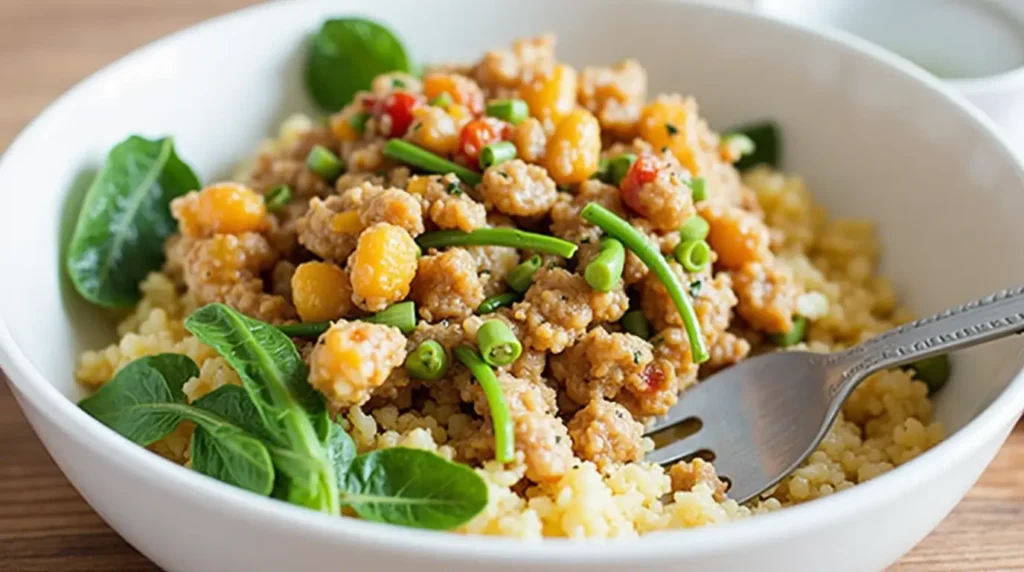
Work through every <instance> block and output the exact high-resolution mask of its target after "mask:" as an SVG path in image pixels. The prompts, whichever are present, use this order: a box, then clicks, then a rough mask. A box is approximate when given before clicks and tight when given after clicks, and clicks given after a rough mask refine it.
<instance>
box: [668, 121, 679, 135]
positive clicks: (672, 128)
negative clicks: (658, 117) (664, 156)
mask: <svg viewBox="0 0 1024 572" xmlns="http://www.w3.org/2000/svg"><path fill="white" fill-rule="evenodd" d="M665 131H667V132H668V135H669V137H671V136H673V135H675V134H676V133H679V128H678V127H676V126H675V125H672V124H671V123H666V124H665Z"/></svg>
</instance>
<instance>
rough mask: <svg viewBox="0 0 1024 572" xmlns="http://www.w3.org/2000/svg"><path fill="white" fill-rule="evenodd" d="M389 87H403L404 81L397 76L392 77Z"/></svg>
mask: <svg viewBox="0 0 1024 572" xmlns="http://www.w3.org/2000/svg"><path fill="white" fill-rule="evenodd" d="M391 87H397V88H403V87H405V82H404V81H402V80H401V79H399V78H397V77H396V78H392V80H391Z"/></svg>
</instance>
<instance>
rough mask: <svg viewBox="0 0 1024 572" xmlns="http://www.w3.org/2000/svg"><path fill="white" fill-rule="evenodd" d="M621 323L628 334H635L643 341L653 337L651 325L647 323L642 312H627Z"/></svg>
mask: <svg viewBox="0 0 1024 572" xmlns="http://www.w3.org/2000/svg"><path fill="white" fill-rule="evenodd" d="M619 323H620V324H622V329H623V330H625V331H626V333H627V334H633V335H634V336H636V337H638V338H640V339H641V340H646V339H649V338H650V337H651V323H650V322H648V321H647V318H645V317H644V313H643V312H641V311H640V310H630V311H628V312H626V315H624V316H622V320H621V321H620V322H619Z"/></svg>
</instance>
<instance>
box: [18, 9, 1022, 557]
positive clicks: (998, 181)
mask: <svg viewBox="0 0 1024 572" xmlns="http://www.w3.org/2000/svg"><path fill="white" fill-rule="evenodd" d="M341 14H349V15H351V14H362V15H367V16H370V17H373V18H375V19H377V20H380V21H382V22H384V23H386V24H387V25H388V26H390V27H392V28H393V29H395V30H397V31H398V33H399V34H400V35H401V36H402V37H403V38H404V39H405V42H406V44H407V45H408V46H409V48H410V49H411V51H412V52H413V53H414V54H415V55H416V57H417V59H419V60H420V61H426V62H443V61H452V60H462V61H469V60H472V59H474V58H476V57H477V56H478V55H479V53H480V52H481V51H482V50H484V49H488V48H490V47H494V46H498V45H502V44H505V43H507V42H509V41H510V40H512V39H513V38H516V37H520V36H526V35H534V34H537V33H541V32H544V31H552V32H554V33H556V34H558V36H559V46H560V48H559V55H560V58H561V59H564V60H566V61H568V62H570V63H572V64H576V65H582V64H586V63H611V62H614V61H617V60H619V59H621V58H623V57H635V58H637V59H639V60H640V61H641V62H642V63H643V64H644V65H645V67H646V68H647V71H648V73H649V77H650V83H651V92H652V93H657V92H661V91H669V92H675V91H678V92H682V93H684V94H691V95H694V96H695V97H696V98H697V101H698V102H699V104H700V106H701V107H700V108H701V111H702V114H703V115H704V116H705V117H707V118H708V119H709V121H710V122H711V124H712V126H713V127H716V128H724V127H727V126H729V125H732V124H735V123H740V122H743V121H747V120H752V119H760V118H773V119H775V120H777V121H778V122H779V123H780V124H781V126H782V128H783V132H784V147H785V156H784V163H785V168H786V170H788V171H792V172H797V173H801V174H803V175H804V176H805V177H806V180H807V181H808V183H809V185H810V188H811V190H812V192H813V193H814V194H815V197H816V198H817V199H818V200H819V201H821V202H823V203H824V204H825V205H826V206H827V207H828V208H829V209H830V210H831V211H832V212H833V213H834V214H838V215H842V216H844V217H865V218H869V219H871V220H873V221H874V222H875V223H876V224H877V225H878V228H879V232H880V237H881V242H882V244H883V256H882V268H881V272H882V273H883V274H885V275H887V276H890V277H891V278H892V280H893V283H894V285H895V288H896V291H897V292H898V293H899V294H900V296H901V298H902V299H903V301H905V302H906V304H907V305H908V306H909V307H910V308H911V309H912V310H913V311H915V312H916V313H918V314H925V313H928V312H932V311H935V310H938V309H941V308H944V307H947V306H951V305H954V304H956V303H960V302H963V301H966V300H970V299H973V298H975V297H978V296H979V295H982V294H984V293H986V292H990V291H994V290H997V289H999V288H1002V287H1006V286H1010V285H1014V284H1019V283H1024V248H1021V246H1022V245H1024V236H1022V235H1024V229H1022V228H1020V225H1018V224H1017V221H1016V213H1020V212H1024V171H1022V169H1021V166H1020V165H1019V163H1018V162H1017V160H1016V159H1015V157H1014V156H1013V154H1012V153H1011V152H1010V151H1009V150H1008V148H1007V146H1006V144H1005V142H1004V141H1003V140H1001V138H1000V136H999V135H998V134H997V133H996V132H995V130H994V128H993V126H992V124H991V123H990V122H989V121H988V120H987V119H985V118H984V117H982V116H981V114H980V113H979V112H977V111H976V110H974V109H973V108H971V107H969V106H968V105H966V104H965V103H964V101H963V100H962V99H960V98H959V97H957V96H956V95H953V94H950V93H948V92H946V91H944V90H943V88H942V86H941V85H940V84H939V83H938V82H937V81H936V80H934V79H932V78H931V77H929V76H928V75H927V74H925V73H924V72H921V71H919V70H917V69H916V68H914V67H912V66H909V65H907V64H905V63H903V62H902V61H901V60H899V59H898V58H895V57H892V56H889V55H887V54H886V53H885V52H883V51H881V50H880V49H878V48H875V47H873V46H871V45H869V44H867V43H865V42H863V41H860V40H857V39H856V38H852V37H848V36H845V35H843V34H841V33H837V32H827V33H826V32H818V31H813V30H810V29H807V28H803V27H801V26H799V25H796V24H792V23H785V22H781V21H776V20H772V19H770V18H767V17H764V16H759V15H755V14H750V13H745V12H739V11H734V10H730V9H726V8H722V7H715V6H711V5H701V4H685V3H677V2H668V1H663V0H590V1H587V2H583V1H578V0H575V1H574V0H495V1H492V2H486V3H484V2H477V1H474V0H438V1H436V2H430V3H424V2H420V1H417V0H391V1H390V2H386V3H382V2H376V1H374V0H350V1H348V2H345V3H340V4H339V3H338V2H333V1H329V0H295V1H288V2H279V3H274V4H267V5H261V6H256V7H253V8H249V9H246V10H242V11H239V12H236V13H234V14H230V15H227V16H223V17H220V18H216V19H213V20H210V21H208V22H205V23H203V24H200V25H198V26H195V27H192V28H189V29H187V30H184V31H182V32H179V33H176V34H174V35H172V36H169V37H167V38H165V39H162V40H160V41H158V42H155V43H153V44H151V45H149V46H147V47H144V48H142V49H140V50H138V51H136V52H134V53H132V54H130V55H128V56H126V57H125V58H123V59H121V60H119V61H118V62H116V63H114V64H112V65H110V66H108V67H107V68H105V69H103V70H101V71H100V72H97V73H96V74H94V75H93V76H91V77H90V78H88V79H86V80H85V81H83V82H82V83H81V84H79V85H78V86H76V87H75V88H73V89H72V90H71V91H69V92H68V93H67V94H65V95H64V96H62V97H61V98H60V99H59V100H57V101H56V102H55V103H54V104H53V105H51V106H50V107H49V108H47V109H46V110H45V111H44V112H43V113H42V114H41V115H40V116H39V117H38V118H37V119H36V120H35V121H34V122H33V123H32V124H31V125H30V126H29V127H28V128H26V129H25V131H24V132H23V133H22V134H21V135H20V136H19V137H18V138H17V139H16V140H15V142H14V143H13V144H12V145H11V147H10V148H9V149H8V150H7V152H6V153H5V154H4V156H3V157H2V159H0V194H2V197H3V200H4V205H5V207H4V209H2V210H0V244H4V245H5V246H4V249H3V252H2V255H0V256H2V266H0V267H2V268H3V270H4V280H3V281H0V366H2V367H3V369H4V371H5V372H6V373H7V375H8V376H9V377H10V379H11V383H12V386H13V388H14V393H15V396H16V398H17V399H18V401H19V403H20V404H21V405H22V408H23V409H24V411H25V414H26V416H27V417H28V419H29V421H30V422H31V424H32V426H33V428H34V429H35V430H36V432H37V433H38V434H39V436H40V438H41V439H42V441H43V443H44V444H45V445H46V447H47V449H48V450H49V452H50V453H51V455H52V456H53V458H54V460H55V461H56V462H57V464H58V465H59V466H60V467H61V469H62V470H63V471H64V472H65V474H66V475H67V476H68V478H69V479H70V480H71V482H72V483H73V484H74V485H75V486H76V488H78V490H79V491H80V492H81V493H82V495H83V496H84V497H85V498H86V500H87V501H88V502H89V503H90V504H91V505H92V506H93V507H94V508H95V509H96V510H97V512H99V513H100V515H101V516H102V517H103V518H104V519H105V520H106V521H107V522H108V523H110V525H111V526H113V527H114V528H115V529H116V530H117V531H118V532H119V533H120V534H121V535H123V536H124V537H125V538H126V539H127V540H128V542H130V543H131V544H132V545H133V546H135V547H136V548H138V549H139V550H140V551H141V552H143V553H144V554H145V555H147V556H148V557H149V558H151V559H153V560H154V561H155V562H156V563H157V564H158V565H160V566H161V567H163V568H165V569H167V570H172V571H173V570H182V571H189V572H197V571H205V570H211V571H214V570H216V571H233V570H239V571H242V570H245V571H254V570H280V569H289V570H295V571H299V570H320V569H324V568H326V567H332V568H339V567H341V569H360V568H369V569H374V570H403V569H412V568H415V569H418V570H439V571H440V570H444V571H456V572H457V571H471V570H480V569H485V568H486V569H487V570H489V571H492V572H503V571H514V570H515V571H518V570H520V569H522V568H523V567H526V566H528V567H530V569H531V570H569V569H573V568H575V567H577V566H581V565H585V566H587V567H588V569H590V570H592V571H595V572H601V571H612V570H620V569H622V567H623V566H628V567H630V568H631V569H635V570H675V569H680V568H682V567H684V566H685V567H688V568H690V567H693V568H702V569H714V570H724V571H733V570H735V571H740V570H743V571H746V570H769V569H783V568H784V569H788V570H807V571H820V570H826V569H827V570H831V571H842V570H851V571H852V570H877V569H880V568H882V567H884V566H885V565H887V564H889V563H891V562H893V561H894V560H895V559H897V558H898V557H899V556H900V555H901V554H903V553H905V552H906V551H907V550H909V549H910V548H911V547H912V546H913V545H914V544H915V543H916V542H917V541H918V540H920V539H921V538H923V537H924V536H925V535H926V534H927V533H928V532H929V531H930V530H931V529H932V528H934V526H935V525H936V524H937V523H938V522H939V521H940V520H941V519H942V518H943V517H944V516H945V515H946V514H947V513H948V512H949V510H951V509H952V507H953V506H954V505H955V504H956V503H957V502H958V501H959V499H960V498H962V496H963V495H964V494H965V493H966V491H967V490H968V489H969V488H970V486H971V485H972V484H973V483H974V482H975V480H976V479H977V478H978V476H979V475H980V473H981V472H982V470H983V469H984V468H985V466H986V465H987V464H988V463H989V462H990V461H991V459H992V457H993V456H994V455H995V453H996V451H997V450H998V448H999V446H1000V445H1001V444H1002V442H1003V441H1004V439H1005V437H1006V435H1007V434H1008V432H1009V431H1010V429H1011V428H1012V426H1013V423H1014V422H1015V420H1016V418H1017V416H1018V415H1019V413H1020V411H1021V409H1022V406H1024V381H1022V380H1021V378H1020V377H1019V373H1020V371H1021V368H1022V367H1024V356H1022V355H1021V353H1020V352H1019V351H1018V349H1019V344H1018V343H1016V342H1015V341H1014V340H1007V341H1004V342H1000V343H995V344H991V345H989V346H985V347H982V348H977V349H974V350H971V351H968V352H964V353H963V354H958V355H957V356H956V358H955V360H954V368H955V372H954V377H953V379H952V380H951V382H950V383H949V384H948V386H947V387H946V388H945V389H944V390H943V391H942V393H941V394H940V395H939V396H938V399H937V408H936V415H937V418H938V419H939V420H940V421H942V422H943V423H944V425H945V426H946V428H947V431H948V432H949V433H950V436H949V437H948V438H947V440H946V441H944V442H943V443H941V444H940V445H938V446H937V447H935V448H934V449H933V450H931V451H929V452H927V453H925V454H923V455H922V456H920V457H919V458H917V459H915V460H913V461H911V462H909V463H907V464H906V465H905V466H902V467H900V468H899V469H897V470H895V471H892V472H890V473H888V474H885V475H882V476H880V477H878V478H876V479H873V480H872V481H869V482H867V483H865V484H863V485H860V486H857V487H855V488H854V489H852V490H849V491H845V492H842V493H839V494H835V495H833V496H830V497H828V498H824V499H821V500H818V501H814V502H811V503H807V504H805V505H801V506H797V507H793V508H789V509H785V510H782V511H778V512H776V513H772V514H767V515H761V516H757V517H755V518H751V519H747V520H743V521H739V522H733V523H728V524H723V525H719V526H714V527H708V528H703V529H697V530H683V531H674V532H665V533H658V534H652V535H648V536H646V537H643V538H639V539H631V540H619V541H568V540H560V539H555V540H549V541H545V542H528V543H523V542H521V541H517V540H512V539H504V538H479V537H465V536H458V535H449V534H442V533H435V532H426V531H419V530H412V529H406V528H399V527H391V526H385V525H379V524H373V523H367V522H362V521H357V520H354V519H347V518H331V517H327V516H324V515H321V514H318V513H314V512H311V511H306V510H303V509H300V508H297V507H294V506H290V505H287V504H284V503H280V502H277V501H273V500H270V499H266V498H262V497H257V496H254V495H251V494H248V493H246V492H243V491H240V490H237V489H234V488H231V487H229V486H226V485H223V484H221V483H219V482H216V481H213V480H211V479H207V478H204V477H202V476H201V475H198V474H195V473H193V472H191V471H189V470H187V469H184V468H182V467H179V466H177V465H174V464H172V463H170V462H168V461H165V460H163V459H161V458H159V457H157V456H156V455H153V454H151V453H148V452H147V451H145V450H143V449H141V448H138V447H136V446H135V445H132V444H131V443H129V442H128V441H126V440H124V439H122V438H120V437H119V436H117V435H116V434H114V433H113V432H111V431H109V430H108V429H106V428H105V427H103V426H102V425H100V424H99V423H98V422H96V421H95V420H93V419H91V418H90V417H88V416H87V415H86V414H84V413H83V412H82V411H80V410H79V409H78V408H77V407H76V406H75V404H74V402H75V401H76V400H77V399H78V398H80V397H81V396H82V395H83V394H84V390H83V389H82V388H81V387H79V386H78V385H77V384H76V383H75V382H74V367H75V359H76V356H77V353H78V352H79V351H81V350H82V349H86V348H96V347H101V346H102V345H103V344H106V343H109V342H110V341H111V340H112V339H113V332H112V327H111V325H110V323H109V318H108V317H106V316H105V315H104V314H102V313H101V312H98V311H96V310H95V309H93V308H90V307H88V306H87V305H86V304H85V303H84V302H82V301H81V300H79V299H78V298H77V297H76V296H74V295H73V294H72V293H71V291H70V290H69V288H68V283H67V280H66V278H65V277H64V275H63V273H62V271H61V265H60V262H59V261H60V256H59V253H60V248H61V238H62V224H61V221H62V217H64V216H66V214H65V213H66V212H67V210H66V208H67V207H66V206H65V203H66V201H68V200H69V199H68V197H69V192H70V190H71V189H73V188H76V187H80V186H81V185H80V183H79V184H77V185H76V181H80V179H79V177H80V176H81V173H82V172H83V171H84V170H87V169H90V168H95V167H96V166H97V165H98V164H99V163H100V161H101V160H102V158H103V156H104V154H105V152H106V151H107V150H108V149H109V148H110V147H111V146H112V145H113V144H114V143H116V142H117V141H119V140H121V139H123V138H124V137H126V136H127V135H129V134H133V133H137V134H141V135H146V136H159V135H164V134H169V135H173V136H174V137H175V140H176V146H177V148H178V150H179V152H180V154H181V155H182V156H183V157H185V158H187V160H188V161H189V162H190V163H191V164H192V165H193V166H194V167H195V168H196V169H197V172H198V173H199V174H200V175H201V178H202V179H203V180H210V179H211V178H214V177H219V176H223V174H224V173H227V172H230V169H231V167H232V166H233V165H235V164H236V163H237V162H238V161H240V160H242V159H244V158H245V157H247V156H248V155H250V154H251V153H252V152H253V150H254V149H255V147H256V145H257V143H258V142H259V141H260V140H261V139H262V138H263V137H265V136H266V135H268V134H270V133H271V132H272V131H273V130H274V129H275V126H276V123H277V122H278V121H279V120H280V119H281V118H282V117H283V116H284V115H285V114H286V112H290V111H292V110H296V109H299V110H301V109H303V108H306V107H305V106H306V105H307V104H306V102H304V101H302V100H301V90H299V89H297V88H296V86H300V85H301V67H300V66H299V65H297V64H298V62H299V61H301V60H299V59H298V58H297V57H296V53H297V52H296V50H297V49H298V46H301V45H302V42H303V41H304V40H305V39H306V38H307V36H308V35H309V34H310V33H311V32H312V31H314V30H315V29H316V27H317V25H318V24H319V23H320V22H321V21H322V20H323V19H325V18H326V17H328V16H334V15H341ZM497 14H500V17H499V16H497ZM255 38H259V39H260V40H259V41H253V39H255ZM239 39H245V40H244V41H239ZM271 39H272V41H271ZM55 157H56V158H59V160H56V161H55V160H54V158H55Z"/></svg>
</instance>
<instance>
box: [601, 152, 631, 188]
mask: <svg viewBox="0 0 1024 572" xmlns="http://www.w3.org/2000/svg"><path fill="white" fill-rule="evenodd" d="M635 162H636V155H634V154H632V153H623V154H622V155H619V156H618V157H615V158H614V159H612V160H611V161H609V162H608V182H609V183H611V184H613V185H615V186H616V187H617V186H619V183H621V182H622V179H623V178H625V176H626V173H628V172H629V168H630V167H632V166H633V163H635Z"/></svg>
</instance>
